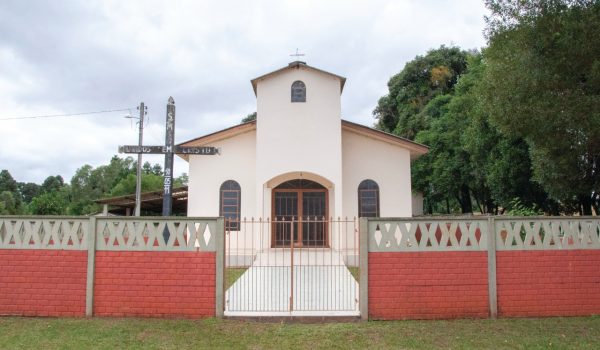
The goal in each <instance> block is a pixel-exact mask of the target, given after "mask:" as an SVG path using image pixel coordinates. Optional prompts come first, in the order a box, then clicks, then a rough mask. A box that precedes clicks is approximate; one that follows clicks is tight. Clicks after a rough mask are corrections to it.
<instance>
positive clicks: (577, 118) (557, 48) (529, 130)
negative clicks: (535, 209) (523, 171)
mask: <svg viewBox="0 0 600 350" xmlns="http://www.w3.org/2000/svg"><path fill="white" fill-rule="evenodd" d="M486 5H487V6H488V8H489V9H490V11H491V16H490V17H489V18H488V19H487V21H488V28H487V35H488V38H489V47H488V48H487V49H486V50H485V59H486V63H487V69H486V73H485V75H484V78H483V79H482V86H483V87H482V92H483V96H484V98H485V103H484V105H485V107H486V109H487V111H488V112H489V113H490V116H491V120H492V122H493V123H494V124H495V125H497V126H498V127H499V128H500V130H501V131H502V132H504V133H506V134H510V135H514V136H516V137H522V138H523V139H525V140H526V142H527V144H528V146H529V148H530V154H531V160H532V168H533V177H534V179H535V180H536V181H537V182H539V183H540V184H541V185H542V186H543V187H544V189H545V190H546V191H547V192H548V193H549V194H550V195H551V196H552V197H553V198H556V199H558V200H560V201H561V203H563V204H566V203H569V202H570V201H577V202H578V203H579V211H580V212H581V213H582V214H591V212H592V206H594V207H595V209H596V212H598V201H599V200H600V197H599V193H600V2H598V1H585V0H577V1H575V0H574V1H560V0H536V1H528V2H524V1H499V0H498V1H496V0H488V1H486Z"/></svg>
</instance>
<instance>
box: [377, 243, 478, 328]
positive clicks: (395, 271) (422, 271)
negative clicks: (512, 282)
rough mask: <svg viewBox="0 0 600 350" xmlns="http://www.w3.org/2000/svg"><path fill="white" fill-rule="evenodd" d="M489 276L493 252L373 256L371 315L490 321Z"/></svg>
mask: <svg viewBox="0 0 600 350" xmlns="http://www.w3.org/2000/svg"><path fill="white" fill-rule="evenodd" d="M487 276H488V274H487V252H418V253H417V252H414V253H413V252H406V253H405V252H402V253H400V252H395V253H369V316H370V318H373V319H386V320H392V319H436V318H461V317H488V315H489V306H488V282H487Z"/></svg>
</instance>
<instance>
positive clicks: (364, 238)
mask: <svg viewBox="0 0 600 350" xmlns="http://www.w3.org/2000/svg"><path fill="white" fill-rule="evenodd" d="M359 220H360V222H359V227H358V234H359V238H358V249H359V252H358V254H359V279H360V281H359V302H358V303H359V307H360V319H361V320H363V321H367V320H368V319H369V221H368V219H367V218H360V219H359Z"/></svg>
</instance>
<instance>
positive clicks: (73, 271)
mask: <svg viewBox="0 0 600 350" xmlns="http://www.w3.org/2000/svg"><path fill="white" fill-rule="evenodd" d="M86 270H87V251H73V250H21V249H7V250H4V249H0V315H23V316H84V315H85V287H86Z"/></svg>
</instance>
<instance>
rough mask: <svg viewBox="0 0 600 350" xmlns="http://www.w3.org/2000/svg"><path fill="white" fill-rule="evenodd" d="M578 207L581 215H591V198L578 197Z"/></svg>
mask: <svg viewBox="0 0 600 350" xmlns="http://www.w3.org/2000/svg"><path fill="white" fill-rule="evenodd" d="M579 205H580V206H581V215H592V197H591V196H589V195H588V196H586V195H583V196H580V197H579Z"/></svg>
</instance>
